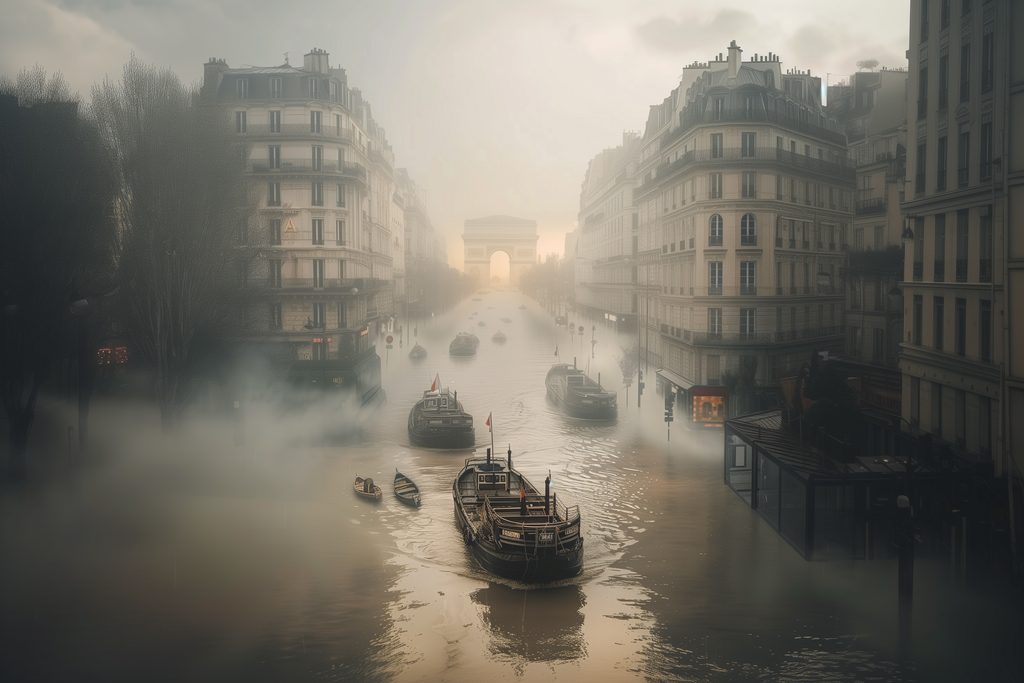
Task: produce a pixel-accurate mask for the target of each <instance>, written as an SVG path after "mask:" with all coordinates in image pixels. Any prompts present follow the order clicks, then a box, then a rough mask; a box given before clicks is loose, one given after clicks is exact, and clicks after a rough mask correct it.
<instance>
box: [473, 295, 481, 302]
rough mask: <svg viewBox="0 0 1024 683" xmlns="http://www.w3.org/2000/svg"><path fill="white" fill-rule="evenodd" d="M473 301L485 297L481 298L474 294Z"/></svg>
mask: <svg viewBox="0 0 1024 683" xmlns="http://www.w3.org/2000/svg"><path fill="white" fill-rule="evenodd" d="M473 301H483V299H481V298H480V297H478V296H474V297H473Z"/></svg>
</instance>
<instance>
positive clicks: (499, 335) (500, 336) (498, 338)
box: [491, 330, 508, 344]
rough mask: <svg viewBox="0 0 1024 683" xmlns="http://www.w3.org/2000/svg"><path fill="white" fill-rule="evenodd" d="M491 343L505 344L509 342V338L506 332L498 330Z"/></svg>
mask: <svg viewBox="0 0 1024 683" xmlns="http://www.w3.org/2000/svg"><path fill="white" fill-rule="evenodd" d="M491 341H493V342H497V343H498V344H504V343H505V342H506V341H508V337H506V336H505V333H504V332H502V331H501V330H498V331H497V332H495V333H494V336H492V337H491Z"/></svg>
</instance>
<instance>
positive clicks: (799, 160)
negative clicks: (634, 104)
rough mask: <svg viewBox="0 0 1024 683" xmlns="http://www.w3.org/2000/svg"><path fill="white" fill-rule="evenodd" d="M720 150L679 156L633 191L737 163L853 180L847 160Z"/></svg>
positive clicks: (767, 150) (764, 149)
mask: <svg viewBox="0 0 1024 683" xmlns="http://www.w3.org/2000/svg"><path fill="white" fill-rule="evenodd" d="M721 151H722V154H721V155H720V156H714V155H713V154H712V151H711V150H709V149H700V150H690V151H688V152H686V153H684V154H681V155H680V156H679V158H678V159H675V160H673V161H670V162H667V163H662V164H660V165H659V166H658V167H657V168H656V169H655V173H654V177H653V178H651V179H650V180H648V181H646V182H645V183H643V184H642V185H641V186H640V187H639V188H637V192H638V193H643V192H646V191H647V190H649V189H650V188H651V187H654V186H655V185H657V184H658V183H659V179H660V178H663V177H664V176H666V175H668V174H670V173H674V172H676V171H679V170H681V169H683V168H686V167H688V166H690V165H695V164H718V163H729V164H735V163H737V162H751V161H771V162H778V163H781V164H785V165H786V166H789V167H795V168H797V169H802V170H806V171H811V172H814V173H820V174H824V175H828V176H831V177H834V178H838V179H839V180H844V181H850V182H852V181H853V180H854V178H855V174H856V169H855V167H854V165H853V163H852V162H851V161H850V160H849V159H845V158H844V159H841V160H834V161H829V160H826V159H818V158H815V157H810V156H807V155H805V154H797V153H795V152H790V151H788V150H785V149H779V148H777V147H758V148H756V149H754V150H748V151H752V152H753V155H749V154H746V155H745V154H744V153H743V152H744V150H743V149H742V148H740V147H730V148H727V149H724V150H721ZM713 195H714V193H712V197H711V198H712V199H715V198H717V197H714V196H713ZM755 197H756V191H754V192H752V193H751V194H750V196H747V195H744V198H747V199H753V198H755Z"/></svg>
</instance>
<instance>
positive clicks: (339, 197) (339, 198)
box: [334, 183, 345, 207]
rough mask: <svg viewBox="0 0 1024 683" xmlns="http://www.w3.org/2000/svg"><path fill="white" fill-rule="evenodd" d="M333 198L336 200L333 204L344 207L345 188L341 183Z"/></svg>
mask: <svg viewBox="0 0 1024 683" xmlns="http://www.w3.org/2000/svg"><path fill="white" fill-rule="evenodd" d="M334 196H335V198H336V200H335V203H336V204H337V205H338V206H341V207H344V206H345V186H344V185H342V184H341V183H338V189H337V192H335V194H334Z"/></svg>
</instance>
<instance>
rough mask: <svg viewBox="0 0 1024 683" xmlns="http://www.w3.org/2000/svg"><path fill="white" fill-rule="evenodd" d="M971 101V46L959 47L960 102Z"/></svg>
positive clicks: (965, 44)
mask: <svg viewBox="0 0 1024 683" xmlns="http://www.w3.org/2000/svg"><path fill="white" fill-rule="evenodd" d="M970 99H971V44H970V43H964V44H963V45H961V46H960V101H961V102H967V101H969V100H970Z"/></svg>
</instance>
